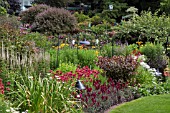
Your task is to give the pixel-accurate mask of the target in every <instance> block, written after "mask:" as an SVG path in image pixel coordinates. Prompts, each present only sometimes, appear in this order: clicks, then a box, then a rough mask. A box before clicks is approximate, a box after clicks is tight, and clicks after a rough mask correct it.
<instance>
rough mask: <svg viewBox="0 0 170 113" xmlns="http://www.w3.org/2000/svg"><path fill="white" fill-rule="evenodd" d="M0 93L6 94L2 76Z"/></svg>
mask: <svg viewBox="0 0 170 113" xmlns="http://www.w3.org/2000/svg"><path fill="white" fill-rule="evenodd" d="M0 94H4V84H3V83H2V79H1V78H0Z"/></svg>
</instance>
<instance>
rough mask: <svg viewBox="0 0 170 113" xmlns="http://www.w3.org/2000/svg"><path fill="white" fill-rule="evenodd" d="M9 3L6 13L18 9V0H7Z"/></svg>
mask: <svg viewBox="0 0 170 113" xmlns="http://www.w3.org/2000/svg"><path fill="white" fill-rule="evenodd" d="M7 2H8V4H9V8H8V13H9V14H15V13H16V12H17V11H20V2H19V0H7Z"/></svg>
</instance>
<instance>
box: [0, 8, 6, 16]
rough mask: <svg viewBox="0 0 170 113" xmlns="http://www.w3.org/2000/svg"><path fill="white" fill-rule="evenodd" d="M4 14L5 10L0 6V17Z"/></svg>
mask: <svg viewBox="0 0 170 113" xmlns="http://www.w3.org/2000/svg"><path fill="white" fill-rule="evenodd" d="M6 14H7V10H6V9H5V8H4V7H2V6H0V16H2V15H6Z"/></svg>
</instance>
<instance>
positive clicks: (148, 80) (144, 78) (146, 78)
mask: <svg viewBox="0 0 170 113" xmlns="http://www.w3.org/2000/svg"><path fill="white" fill-rule="evenodd" d="M133 78H134V79H135V82H136V83H139V84H152V83H153V82H156V78H155V77H154V75H152V74H151V73H150V72H149V71H148V70H146V69H145V68H143V67H142V66H139V67H138V68H137V69H136V74H135V75H134V76H133Z"/></svg>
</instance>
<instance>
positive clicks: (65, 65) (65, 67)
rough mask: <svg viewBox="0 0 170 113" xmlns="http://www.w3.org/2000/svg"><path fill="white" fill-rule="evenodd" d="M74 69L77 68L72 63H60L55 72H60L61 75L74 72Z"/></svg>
mask: <svg viewBox="0 0 170 113" xmlns="http://www.w3.org/2000/svg"><path fill="white" fill-rule="evenodd" d="M76 68H77V65H76V64H73V63H60V64H59V68H57V69H56V70H60V71H62V72H63V73H66V72H70V71H72V72H75V70H76Z"/></svg>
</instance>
